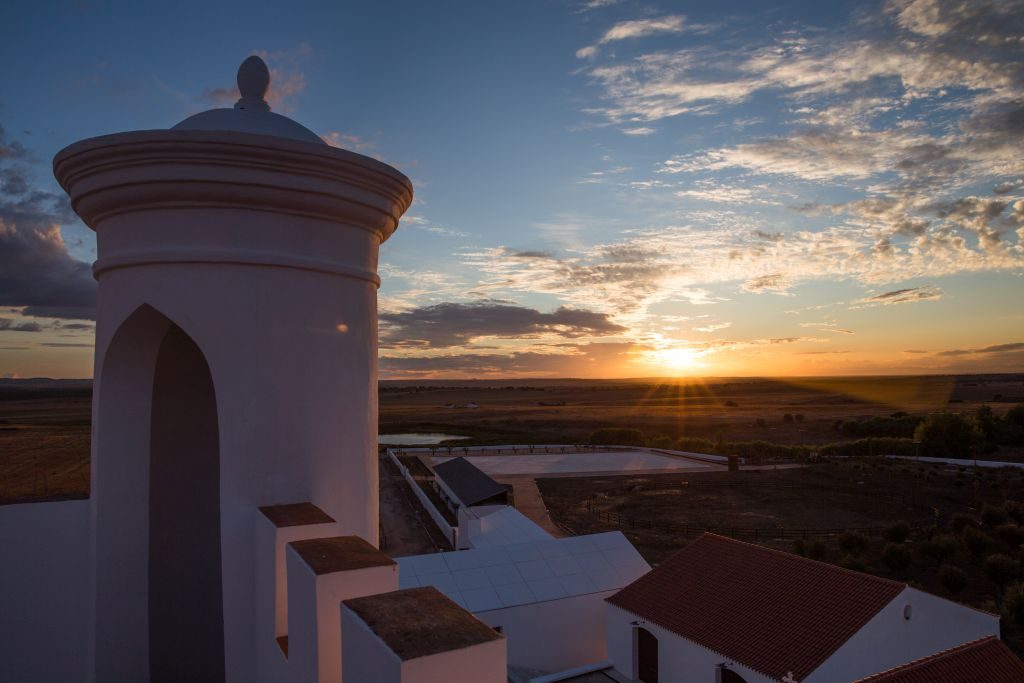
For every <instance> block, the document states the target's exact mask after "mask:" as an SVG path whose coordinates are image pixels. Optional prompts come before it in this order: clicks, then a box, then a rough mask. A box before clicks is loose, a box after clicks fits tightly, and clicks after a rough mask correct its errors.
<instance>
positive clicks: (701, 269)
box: [0, 0, 1024, 378]
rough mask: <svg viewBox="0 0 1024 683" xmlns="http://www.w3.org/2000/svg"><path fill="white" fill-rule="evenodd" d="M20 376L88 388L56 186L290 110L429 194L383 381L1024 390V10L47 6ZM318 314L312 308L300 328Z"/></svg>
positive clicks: (951, 5)
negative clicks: (87, 164)
mask: <svg viewBox="0 0 1024 683" xmlns="http://www.w3.org/2000/svg"><path fill="white" fill-rule="evenodd" d="M0 18H2V24H3V25H4V27H5V29H6V31H5V34H6V35H5V38H4V40H3V42H2V43H0V58H2V61H3V64H4V65H5V68H4V78H3V88H2V90H0V376H20V377H33V376H50V377H89V376H91V374H92V334H93V324H92V322H91V316H92V308H93V302H94V298H95V283H94V282H93V280H92V277H91V274H90V270H89V268H90V265H91V262H92V261H93V260H94V259H95V257H96V253H95V238H94V235H93V233H92V232H91V231H90V230H89V229H87V228H86V227H85V226H84V225H83V224H82V223H81V222H80V221H78V220H77V218H76V217H75V216H74V215H73V214H72V213H71V212H70V210H69V208H68V205H67V202H66V201H65V199H64V195H63V193H62V192H61V191H60V188H59V187H58V186H57V184H56V181H54V180H53V177H52V173H51V170H50V161H51V159H52V157H53V155H54V154H55V153H56V152H57V151H58V150H60V149H61V148H62V147H64V146H66V145H68V144H70V143H72V142H74V141H76V140H79V139H81V138H84V137H89V136H94V135H100V134H105V133H112V132H118V131H122V130H132V129H147V128H168V127H170V126H172V125H174V124H175V123H176V122H178V121H179V120H181V119H183V118H185V117H186V116H187V115H189V114H192V113H195V112H198V111H202V110H204V109H208V108H211V107H215V106H231V103H233V101H234V99H236V98H237V94H235V93H233V92H231V90H232V87H233V85H234V75H235V70H236V69H237V67H238V64H239V63H240V62H241V60H242V59H243V58H244V57H245V56H247V55H248V54H251V53H254V52H255V53H258V54H260V55H262V56H263V57H264V58H265V59H266V61H267V62H268V64H269V65H270V67H271V69H272V74H273V83H272V86H271V88H272V92H271V97H270V101H271V105H272V106H273V107H274V110H275V111H277V112H278V113H283V114H286V115H288V116H291V117H292V118H295V119H296V120H298V121H299V122H301V123H303V124H304V125H306V126H307V127H309V128H311V129H312V130H314V131H316V132H317V133H319V134H321V135H322V136H323V137H324V138H325V139H326V140H327V141H328V142H330V143H331V144H335V145H338V146H342V147H345V148H348V149H352V150H354V151H357V152H360V153H363V154H368V155H371V156H374V157H377V158H379V159H381V160H383V161H386V162H387V163H390V164H393V165H395V166H396V167H397V168H399V169H400V170H402V171H403V172H404V173H406V174H407V175H408V176H409V177H410V178H411V179H412V181H413V184H414V186H415V188H416V200H415V202H414V204H413V206H412V208H411V209H410V210H409V212H408V214H407V215H406V217H405V218H404V219H403V221H402V225H401V226H400V228H399V230H398V232H397V233H396V234H395V235H394V236H393V237H392V238H391V240H390V241H388V242H387V243H385V245H384V247H383V249H382V258H381V266H380V274H381V277H382V279H383V281H384V284H383V286H382V288H381V291H380V294H381V298H380V321H381V374H382V377H385V378H389V377H462V378H464V377H481V378H482V377H496V376H548V377H570V376H572V377H647V376H664V375H820V374H878V373H885V374H889V373H933V372H942V373H944V372H999V371H1024V144H1022V139H1024V138H1022V134H1024V2H1022V1H1017V0H1004V1H993V2H988V1H983V0H978V1H971V2H962V1H961V0H956V1H955V2H954V1H949V0H894V1H892V2H860V3H852V2H821V1H820V0H815V1H813V2H773V3H769V2H760V1H752V2H731V1H728V0H722V1H719V2H714V3H710V2H674V3H673V2H632V1H629V0H590V1H589V2H588V1H585V0H535V1H526V0H524V1H521V2H506V3H498V2H462V3H458V2H446V3H432V2H407V3H399V2H386V3H384V2H380V3H370V2H366V3H356V2H344V3H339V2H329V3H328V2H325V3H319V4H316V3H301V2H296V3H284V2H260V1H257V2H252V3H244V4H238V5H236V6H235V7H233V8H232V7H228V6H227V5H226V4H223V3H211V2H202V3H198V2H177V3H160V4H153V3H142V2H124V3H115V2H103V1H101V0H94V1H89V0H82V1H80V2H63V3H48V2H33V3H27V2H21V3H8V4H7V5H5V6H4V9H3V10H2V12H0ZM297 305H298V302H297Z"/></svg>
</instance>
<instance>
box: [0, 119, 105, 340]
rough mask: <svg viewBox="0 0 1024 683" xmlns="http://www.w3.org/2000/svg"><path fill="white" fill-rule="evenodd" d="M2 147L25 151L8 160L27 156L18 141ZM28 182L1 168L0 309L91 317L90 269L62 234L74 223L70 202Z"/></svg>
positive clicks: (21, 173) (17, 171) (20, 174)
mask: <svg viewBox="0 0 1024 683" xmlns="http://www.w3.org/2000/svg"><path fill="white" fill-rule="evenodd" d="M0 132H2V129H0ZM3 144H4V145H6V148H8V149H15V150H22V151H21V152H19V153H18V154H17V155H8V156H9V157H12V156H13V157H16V158H18V159H25V158H28V157H29V155H28V153H27V151H26V150H24V147H22V146H20V143H17V142H9V143H8V142H4V143H3ZM0 161H2V160H0ZM27 178H28V177H27V174H26V173H25V172H24V170H22V169H18V168H15V167H9V166H8V167H3V168H2V169H0V306H9V307H14V308H20V309H22V310H21V315H25V316H38V317H67V318H92V317H93V315H94V307H95V298H96V283H95V281H94V280H93V278H92V272H91V269H90V267H89V264H87V263H83V262H81V261H77V260H75V259H74V258H73V257H72V256H71V255H70V254H69V253H68V250H67V246H66V245H65V244H64V238H63V236H62V235H61V231H60V225H62V224H65V223H70V222H72V221H73V220H75V215H74V213H73V212H72V211H71V207H70V204H69V202H68V199H67V197H66V196H65V195H64V194H63V193H60V194H57V193H53V192H48V191H43V190H37V189H33V188H32V187H31V186H30V184H29V183H28V179H27ZM33 324H34V323H26V324H25V325H28V326H31V325H33ZM7 329H11V328H7ZM25 331H30V330H29V329H28V328H27V327H26V328H25Z"/></svg>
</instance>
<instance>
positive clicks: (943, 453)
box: [914, 413, 982, 458]
mask: <svg viewBox="0 0 1024 683" xmlns="http://www.w3.org/2000/svg"><path fill="white" fill-rule="evenodd" d="M914 438H915V439H916V440H917V441H919V442H920V443H921V448H922V450H923V451H924V454H925V455H931V456H936V457H941V458H968V457H970V455H971V450H972V449H973V448H975V447H976V446H979V445H980V444H981V441H982V434H981V430H980V429H978V424H977V422H976V421H975V420H974V418H973V417H965V416H963V415H960V414H959V413H932V414H931V415H929V416H928V417H926V418H925V419H924V422H922V423H921V424H919V425H918V426H917V429H915V430H914Z"/></svg>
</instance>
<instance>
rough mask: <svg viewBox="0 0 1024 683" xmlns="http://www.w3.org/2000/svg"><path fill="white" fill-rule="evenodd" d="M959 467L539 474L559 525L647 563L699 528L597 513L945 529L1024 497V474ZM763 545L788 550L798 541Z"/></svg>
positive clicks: (709, 523) (860, 462)
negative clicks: (630, 548) (622, 534)
mask: <svg viewBox="0 0 1024 683" xmlns="http://www.w3.org/2000/svg"><path fill="white" fill-rule="evenodd" d="M960 469H961V468H946V467H942V466H938V465H924V464H919V463H916V462H907V461H892V460H868V459H851V460H850V461H849V462H841V461H829V462H826V463H822V464H818V465H812V466H808V467H803V468H793V469H780V470H770V469H769V470H761V471H749V470H746V471H741V472H712V473H692V474H688V475H677V474H661V475H651V476H645V477H582V478H575V479H569V478H548V479H539V480H538V481H537V485H538V487H539V488H540V490H541V493H542V494H543V496H544V500H545V502H546V503H547V507H548V510H549V512H550V514H551V516H552V518H553V519H554V520H555V522H557V523H559V524H562V525H564V526H566V527H569V528H571V529H572V530H573V531H574V532H576V533H594V532H597V531H606V530H610V529H613V528H622V529H623V530H625V531H627V532H630V533H633V532H634V531H635V532H636V534H637V535H638V538H639V543H638V548H639V549H640V551H641V554H643V555H644V557H645V558H646V559H647V560H648V561H649V562H655V563H656V562H660V561H662V560H664V559H665V558H666V557H667V556H668V555H670V554H671V553H673V552H675V550H677V549H678V548H680V547H682V545H684V544H685V543H686V542H687V541H688V540H690V538H692V537H693V535H694V534H695V533H696V532H694V534H691V535H690V536H682V535H678V534H676V533H672V534H665V533H664V532H661V531H657V530H654V531H649V530H647V529H634V528H633V527H631V526H630V525H629V524H612V523H608V522H606V521H603V520H602V519H599V515H595V514H594V513H595V512H598V513H601V512H611V513H614V514H616V515H621V516H623V517H624V518H627V519H629V518H632V519H635V520H637V521H638V522H640V524H638V526H642V523H643V521H646V520H656V521H657V522H659V523H662V524H663V523H665V522H668V523H670V524H675V525H680V526H682V525H689V526H691V527H714V528H730V527H736V528H739V529H764V530H771V529H785V530H805V529H806V530H814V529H838V528H858V527H873V526H884V525H887V524H890V523H892V522H895V521H898V520H905V521H907V522H908V523H910V524H912V525H923V526H927V525H931V524H934V522H935V513H936V511H937V512H938V516H939V517H938V520H939V524H940V525H944V524H946V523H948V521H949V520H950V519H952V517H953V516H954V515H957V514H975V513H976V512H977V511H978V510H979V509H980V507H981V505H982V504H983V503H985V502H988V503H991V504H998V505H1002V504H1003V501H1004V500H1006V499H1008V498H1009V499H1014V500H1016V499H1020V498H1024V470H1020V469H1016V470H1006V471H1003V470H990V471H986V472H981V473H980V475H976V474H975V473H974V472H973V471H972V472H964V473H963V476H961V472H960ZM764 544H765V545H774V546H776V547H779V548H782V549H789V547H790V546H791V545H792V543H791V539H782V540H779V541H774V540H772V539H771V538H770V535H769V536H768V537H767V540H765V541H764Z"/></svg>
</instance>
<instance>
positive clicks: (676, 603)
mask: <svg viewBox="0 0 1024 683" xmlns="http://www.w3.org/2000/svg"><path fill="white" fill-rule="evenodd" d="M608 605H609V614H608V651H609V659H610V660H611V661H612V663H613V665H614V667H615V669H616V670H617V671H618V672H620V673H621V674H623V675H625V676H629V677H632V678H634V679H637V680H639V681H642V682H643V683H659V682H660V683H674V682H675V681H714V680H718V681H720V682H721V683H769V682H782V683H794V682H795V683H835V682H837V681H851V680H855V679H858V678H862V677H864V676H870V675H872V674H876V673H878V672H880V671H885V670H887V669H891V668H893V667H896V666H900V665H902V664H905V663H907V662H911V661H913V660H915V659H919V658H921V657H926V656H928V655H932V654H934V653H937V652H941V651H942V650H946V649H948V648H951V647H955V646H958V645H961V644H963V643H967V642H970V641H974V640H978V639H979V638H985V637H989V636H995V637H998V634H999V617H998V616H996V615H993V614H988V613H985V612H981V611H979V610H976V609H973V608H971V607H965V606H963V605H959V604H957V603H954V602H951V601H949V600H944V599H942V598H939V597H936V596H934V595H931V594H929V593H925V592H923V591H920V590H917V589H916V588H911V587H909V586H907V585H906V584H904V583H900V582H897V581H890V580H888V579H883V578H879V577H875V576H871V575H869V574H863V573H860V572H854V571H850V570H847V569H842V568H840V567H836V566H833V565H830V564H826V563H824V562H816V561H813V560H808V559H805V558H803V557H799V556H797V555H791V554H789V553H784V552H779V551H776V550H771V549H768V548H764V547H761V546H757V545H752V544H749V543H742V542H740V541H735V540H732V539H728V538H724V537H722V536H716V535H713V534H704V535H702V536H701V537H699V538H698V539H697V540H695V541H693V542H692V543H690V544H689V545H688V546H686V547H685V548H683V549H682V550H680V551H679V552H678V553H676V554H675V555H673V556H672V557H671V558H670V559H668V560H667V561H666V562H664V563H662V564H660V565H658V567H656V568H655V569H653V570H652V571H651V572H649V573H648V574H646V575H645V576H642V577H641V578H639V579H637V580H636V581H635V582H633V583H632V584H630V585H629V586H627V587H625V588H624V589H622V590H621V591H619V592H618V593H616V594H615V595H614V596H612V597H610V598H609V599H608ZM716 676H717V677H718V678H717V679H716V678H715V677H716ZM928 680H940V679H928ZM941 680H945V679H941ZM965 680H987V679H965ZM1013 680H1021V679H1013Z"/></svg>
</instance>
